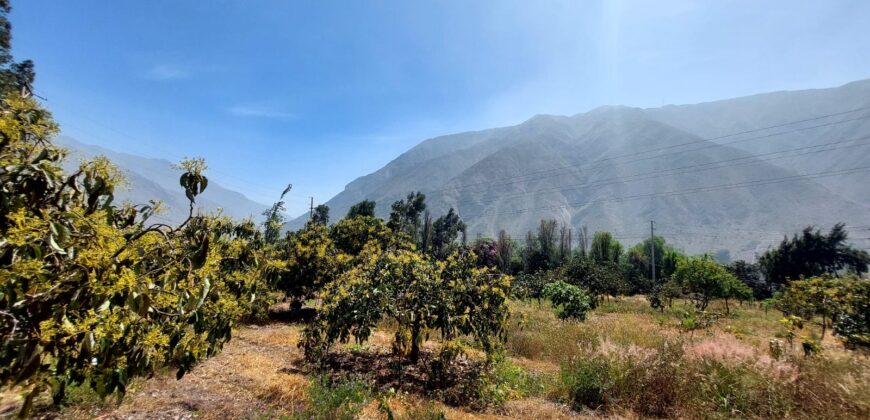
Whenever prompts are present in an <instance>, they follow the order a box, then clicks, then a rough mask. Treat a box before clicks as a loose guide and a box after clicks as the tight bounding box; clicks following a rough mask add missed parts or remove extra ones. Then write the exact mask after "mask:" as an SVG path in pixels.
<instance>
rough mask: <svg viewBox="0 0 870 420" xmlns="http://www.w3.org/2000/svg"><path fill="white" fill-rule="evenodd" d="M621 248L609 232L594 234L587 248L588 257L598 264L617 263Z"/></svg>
mask: <svg viewBox="0 0 870 420" xmlns="http://www.w3.org/2000/svg"><path fill="white" fill-rule="evenodd" d="M622 251H623V247H622V244H621V243H619V241H617V240H616V239H614V238H613V235H612V234H610V232H595V235H594V236H593V237H592V244H591V245H590V246H589V257H590V258H591V259H593V260H595V261H598V262H611V263H618V262H619V259H620V258H621V257H622Z"/></svg>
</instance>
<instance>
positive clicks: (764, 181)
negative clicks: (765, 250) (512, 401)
mask: <svg viewBox="0 0 870 420" xmlns="http://www.w3.org/2000/svg"><path fill="white" fill-rule="evenodd" d="M867 171H870V166H865V167H859V168H851V169H845V170H839V171H823V172H817V173H813V174H799V175H792V176H787V177H782V178H772V179H759V180H753V181H746V182H738V183H732V184H721V185H710V186H706V187H697V188H689V189H685V190H675V191H666V192H663V193H650V194H639V195H634V196H626V197H615V198H610V199H604V200H593V201H585V202H575V203H568V204H564V205H558V206H544V207H531V208H526V209H517V210H513V211H506V212H499V213H493V215H502V214H516V213H525V212H528V211H535V210H555V209H560V208H568V207H574V206H580V205H588V204H598V203H604V202H609V201H625V200H633V199H639V198H655V197H668V196H674V195H683V194H694V193H699V192H708V191H717V190H725V189H733V188H746V187H754V186H763V185H769V184H777V183H781V182H788V181H795V180H802V179H815V178H823V177H827V176H835V175H847V174H852V173H861V172H867ZM483 214H487V212H486V211H484V212H481V213H480V215H483Z"/></svg>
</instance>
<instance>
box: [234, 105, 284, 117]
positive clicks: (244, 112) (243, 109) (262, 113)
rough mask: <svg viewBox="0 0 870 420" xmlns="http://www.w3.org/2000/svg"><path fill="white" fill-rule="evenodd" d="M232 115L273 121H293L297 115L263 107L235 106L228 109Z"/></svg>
mask: <svg viewBox="0 0 870 420" xmlns="http://www.w3.org/2000/svg"><path fill="white" fill-rule="evenodd" d="M227 112H228V113H229V114H230V115H233V116H236V117H253V118H268V119H273V120H293V119H296V118H298V116H297V115H296V114H293V113H290V112H286V111H281V110H277V109H272V108H268V107H261V106H249V105H235V106H232V107H230V108H229V109H227Z"/></svg>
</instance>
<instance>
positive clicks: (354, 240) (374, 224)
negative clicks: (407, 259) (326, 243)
mask: <svg viewBox="0 0 870 420" xmlns="http://www.w3.org/2000/svg"><path fill="white" fill-rule="evenodd" d="M329 237H330V238H331V239H332V241H333V243H334V245H335V247H336V248H337V249H338V251H339V252H342V253H344V254H348V255H352V256H356V255H359V253H360V252H362V250H363V248H364V247H365V245H366V244H368V243H377V244H378V246H379V247H381V248H383V247H386V246H387V245H389V244H391V243H392V242H393V235H392V232H390V230H389V229H388V228H387V227H386V225H384V222H383V220H381V219H378V218H376V217H374V216H356V217H348V218H344V219H342V220H340V221H338V223H336V224H334V225H332V227H331V228H330V231H329Z"/></svg>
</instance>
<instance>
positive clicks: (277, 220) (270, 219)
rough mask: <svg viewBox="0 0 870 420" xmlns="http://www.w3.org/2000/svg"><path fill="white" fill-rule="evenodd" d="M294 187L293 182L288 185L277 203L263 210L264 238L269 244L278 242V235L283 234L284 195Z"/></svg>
mask: <svg viewBox="0 0 870 420" xmlns="http://www.w3.org/2000/svg"><path fill="white" fill-rule="evenodd" d="M292 188H293V184H290V185H287V188H285V189H284V191H283V192H282V193H281V197H280V198H279V199H278V201H276V202H275V204H272V207H270V208H269V209H268V210H266V211H264V212H263V217H265V220H264V221H263V240H264V241H265V242H266V243H267V244H275V243H276V242H278V237H279V236H280V235H281V229H282V228H283V227H284V222H285V221H286V219H285V218H284V211H285V210H286V209H285V208H284V196H285V195H287V193H288V192H290V190H291V189H292Z"/></svg>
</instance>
